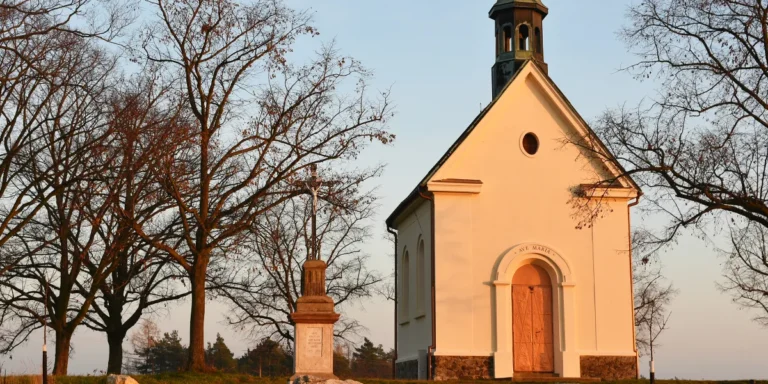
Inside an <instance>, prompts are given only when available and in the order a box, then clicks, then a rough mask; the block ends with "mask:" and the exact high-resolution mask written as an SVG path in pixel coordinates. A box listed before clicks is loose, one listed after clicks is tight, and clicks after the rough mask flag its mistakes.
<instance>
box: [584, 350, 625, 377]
mask: <svg viewBox="0 0 768 384" xmlns="http://www.w3.org/2000/svg"><path fill="white" fill-rule="evenodd" d="M581 377H589V378H596V379H603V380H626V379H634V378H636V377H637V358H635V356H582V357H581Z"/></svg>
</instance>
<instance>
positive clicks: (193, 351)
mask: <svg viewBox="0 0 768 384" xmlns="http://www.w3.org/2000/svg"><path fill="white" fill-rule="evenodd" d="M198 257H199V256H198ZM193 268H194V271H193V274H192V313H191V314H190V316H189V360H188V361H187V369H188V370H189V371H192V372H203V371H205V273H206V269H207V263H206V262H203V261H201V260H198V262H197V263H195V265H194V267H193Z"/></svg>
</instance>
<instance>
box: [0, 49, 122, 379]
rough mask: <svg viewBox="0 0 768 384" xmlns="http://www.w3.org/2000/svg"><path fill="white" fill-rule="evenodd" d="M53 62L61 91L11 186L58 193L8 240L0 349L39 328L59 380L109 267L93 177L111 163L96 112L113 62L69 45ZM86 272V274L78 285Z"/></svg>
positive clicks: (106, 197) (103, 199) (101, 193)
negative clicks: (11, 259)
mask: <svg viewBox="0 0 768 384" xmlns="http://www.w3.org/2000/svg"><path fill="white" fill-rule="evenodd" d="M57 59H58V60H62V61H64V62H65V63H66V65H65V67H64V68H62V70H61V72H60V73H61V76H62V79H56V80H57V81H60V82H61V83H60V84H61V86H60V87H57V88H56V92H55V93H54V94H52V95H51V97H50V98H49V100H48V102H47V103H46V106H45V107H44V108H42V111H41V116H40V119H41V122H42V123H41V124H42V127H41V135H40V137H39V139H37V140H35V141H34V142H33V143H31V144H32V145H30V146H29V147H27V148H25V149H24V151H23V153H24V155H25V156H29V157H31V158H33V159H32V160H30V161H25V162H24V167H23V168H21V170H20V172H19V173H18V175H17V178H19V179H21V182H23V183H24V184H26V185H29V186H30V190H31V191H33V194H34V195H37V196H41V195H45V193H46V191H47V190H49V189H51V190H55V191H58V192H57V193H55V194H54V195H53V196H51V198H50V199H47V200H45V201H44V202H42V203H41V209H40V210H39V212H38V213H37V214H36V215H34V216H33V217H31V218H30V220H29V221H28V223H27V224H26V226H25V227H24V228H23V229H22V230H21V231H20V232H18V233H17V234H16V236H15V237H14V239H15V240H16V241H17V242H18V247H17V249H15V250H14V251H18V254H19V255H21V256H22V257H21V258H19V260H20V261H19V262H18V263H17V266H16V268H14V269H12V270H9V271H7V272H6V274H5V275H4V276H2V279H0V306H2V307H3V309H4V310H7V311H8V313H9V314H12V315H13V317H12V318H8V317H6V318H5V320H10V321H5V322H3V328H4V329H6V330H8V332H9V335H11V337H9V339H8V340H7V342H5V343H3V345H0V348H2V351H3V352H6V351H9V350H10V349H12V348H14V347H15V346H17V345H18V343H19V342H23V341H25V340H26V338H27V337H28V336H29V332H31V331H33V330H34V329H37V328H40V327H41V326H42V325H43V324H44V323H46V322H47V324H48V325H49V326H50V327H51V328H52V329H53V331H54V333H55V335H56V356H55V360H54V368H53V373H54V374H66V372H67V366H68V361H69V360H68V358H69V353H70V343H71V338H72V334H73V333H74V331H75V329H76V327H77V326H78V325H79V324H80V323H81V322H82V320H83V319H84V318H85V316H86V314H87V312H88V310H89V305H90V303H91V302H92V300H93V298H94V295H95V293H96V292H97V290H98V287H99V285H100V284H101V283H102V282H103V281H104V279H105V278H106V276H108V275H109V273H111V270H112V269H113V268H114V264H115V263H114V260H115V259H116V254H115V252H113V250H112V249H111V248H109V247H104V246H103V244H100V243H99V242H98V237H97V231H96V229H97V228H98V226H99V223H100V222H101V221H102V220H103V219H104V217H105V215H106V214H107V213H108V211H109V206H110V205H111V204H112V201H113V199H114V195H113V194H110V193H109V191H108V190H106V188H105V184H104V183H103V180H100V175H101V174H102V173H103V170H104V169H105V166H106V165H107V164H109V163H110V161H111V159H110V158H109V155H108V153H107V152H105V151H104V149H105V142H104V141H105V140H106V139H108V137H109V129H108V126H107V124H106V122H105V119H104V118H103V113H104V110H103V109H102V108H103V106H104V102H103V101H104V97H105V95H106V91H107V89H108V88H109V87H110V82H109V80H108V78H109V76H110V73H112V72H113V70H114V68H115V63H116V61H115V59H114V58H113V57H111V56H110V55H107V54H106V53H105V52H104V51H103V50H100V49H97V48H96V47H94V46H93V45H92V44H90V43H88V42H87V41H85V40H83V39H81V38H77V37H76V38H74V41H72V44H70V45H69V46H68V49H67V51H66V53H64V54H63V55H61V56H58V57H57ZM87 269H91V270H92V271H93V273H91V274H90V276H89V277H90V278H89V279H83V277H82V276H83V274H85V273H86V272H85V271H86V270H87ZM78 295H79V296H82V297H83V298H84V299H83V300H81V301H78V300H77V296H78ZM75 303H77V305H75ZM43 307H46V309H47V310H42V309H43Z"/></svg>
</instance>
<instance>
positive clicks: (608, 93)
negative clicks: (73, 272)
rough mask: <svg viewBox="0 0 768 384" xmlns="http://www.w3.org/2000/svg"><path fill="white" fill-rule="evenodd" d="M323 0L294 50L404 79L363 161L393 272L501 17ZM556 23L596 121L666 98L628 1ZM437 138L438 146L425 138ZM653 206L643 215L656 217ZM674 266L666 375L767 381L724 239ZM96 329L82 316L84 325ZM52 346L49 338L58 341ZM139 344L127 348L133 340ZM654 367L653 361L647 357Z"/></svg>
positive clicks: (102, 344) (358, 309) (388, 333)
mask: <svg viewBox="0 0 768 384" xmlns="http://www.w3.org/2000/svg"><path fill="white" fill-rule="evenodd" d="M285 1H286V3H287V4H288V5H289V6H292V7H294V8H297V9H310V10H311V12H312V13H313V14H314V24H315V26H316V27H318V29H319V31H320V36H319V37H317V38H314V39H313V40H312V41H301V42H299V44H297V46H296V50H295V53H294V55H295V58H296V60H302V59H305V58H307V57H309V56H310V55H311V54H312V52H313V51H314V50H315V49H317V48H318V46H319V44H321V43H327V42H330V41H331V40H335V44H336V47H337V48H338V49H339V50H340V51H341V52H342V53H343V54H346V55H350V56H352V57H354V58H356V59H358V60H360V61H362V63H363V64H364V65H365V66H366V67H368V68H369V69H371V70H372V71H373V72H374V73H375V78H374V79H373V80H372V85H373V86H374V88H377V89H382V90H385V89H391V91H392V101H393V102H394V104H395V112H396V115H395V117H394V118H393V119H391V120H390V127H389V128H390V130H391V131H392V132H393V133H395V134H396V135H397V140H396V141H395V143H394V144H393V145H392V146H388V147H371V148H370V149H369V150H366V151H365V152H364V153H363V155H362V156H361V159H360V161H361V162H363V163H368V164H378V163H383V164H386V165H387V167H386V172H385V174H384V175H383V176H382V177H381V178H380V179H379V180H378V181H377V185H376V191H377V193H378V195H379V196H380V209H379V212H378V217H377V218H376V219H375V221H374V222H373V223H372V225H373V228H374V230H375V231H374V237H373V239H371V241H370V242H369V243H368V244H367V245H366V247H365V251H366V252H368V253H369V254H370V255H371V268H376V269H378V270H380V271H381V272H382V273H386V274H388V273H390V272H391V269H392V263H393V260H392V257H391V254H392V250H391V249H390V248H391V245H390V243H388V242H387V241H385V240H384V233H385V227H384V224H383V222H384V219H385V218H386V217H387V216H388V215H389V213H390V212H391V211H392V210H393V209H394V208H395V206H396V205H397V204H398V203H399V202H400V201H401V200H402V199H403V198H404V197H405V196H406V195H407V194H408V192H410V190H411V189H412V188H413V187H414V186H415V185H416V183H418V182H419V181H420V180H421V178H422V177H423V176H424V175H425V174H426V173H427V171H428V170H429V169H430V168H431V167H432V165H433V164H434V163H435V162H436V161H437V160H438V159H439V157H440V156H441V155H442V154H443V153H444V152H445V150H446V148H448V147H449V146H450V144H451V143H452V142H453V141H454V140H455V139H456V138H457V137H458V136H459V135H460V133H461V132H462V131H463V130H464V129H465V128H466V126H467V125H468V124H469V123H470V122H471V121H472V120H473V119H474V118H475V116H476V115H477V114H478V113H479V112H480V110H481V109H482V108H483V107H484V106H485V105H487V104H488V103H489V102H490V99H491V66H492V65H493V62H494V48H493V39H494V37H493V36H494V28H493V22H492V21H491V20H490V19H488V16H487V15H488V10H489V9H490V7H491V6H492V5H493V3H494V1H493V0H441V1H435V0H365V1H353V0H285ZM545 3H546V5H547V6H548V7H549V9H550V14H549V16H548V17H547V18H546V20H545V22H544V34H545V36H546V39H545V47H544V50H545V55H546V56H545V58H546V61H547V63H548V64H549V75H550V76H551V77H552V79H553V80H554V81H555V82H556V83H557V84H558V86H559V87H560V88H561V90H562V91H563V92H564V93H565V95H566V96H567V97H568V98H569V99H570V101H571V102H572V104H573V105H574V106H575V107H576V109H577V110H578V111H579V112H580V113H581V115H582V116H584V117H585V119H587V120H591V119H593V118H596V117H597V116H599V115H600V113H601V112H602V111H604V110H605V109H606V108H611V107H616V106H620V105H622V104H627V105H633V104H636V103H638V102H639V101H640V100H642V99H643V98H647V97H652V96H653V95H654V92H655V91H654V90H655V88H654V84H653V83H652V82H648V83H642V82H638V81H637V80H635V79H634V78H633V77H632V76H631V75H630V74H628V73H626V72H623V71H621V70H620V69H621V68H622V67H624V66H626V65H629V64H631V63H632V62H633V60H634V57H633V56H632V55H631V54H630V53H628V52H627V47H626V46H625V45H624V43H623V42H621V41H620V40H619V39H618V38H617V36H616V32H617V31H618V30H619V29H620V28H621V27H622V25H623V24H625V23H626V22H627V19H626V17H625V13H626V9H627V7H628V5H629V4H630V1H626V0H589V1H573V0H547V1H545ZM425 143H429V144H428V145H425ZM654 220H656V221H658V220H657V219H655V218H653V217H650V218H648V217H636V218H635V219H634V220H633V224H639V225H643V224H645V225H653V223H654V222H655V221H654ZM662 263H663V265H664V274H665V275H666V277H667V278H668V279H669V280H670V281H672V282H673V283H674V285H675V287H676V288H678V289H679V291H680V293H679V295H678V296H677V297H676V298H675V299H674V302H673V303H672V305H671V306H670V309H671V312H672V316H671V318H670V322H669V330H667V331H666V332H665V333H664V334H663V335H662V336H661V338H660V343H661V346H660V347H659V348H658V350H657V355H656V372H657V377H660V378H680V379H750V378H753V379H768V363H766V362H768V348H766V346H768V329H766V328H761V327H760V326H759V325H758V324H756V323H754V322H752V321H751V317H752V316H753V315H754V314H750V313H749V312H748V311H744V310H740V309H739V308H738V307H737V306H736V305H735V304H733V303H731V301H730V298H729V297H728V296H726V295H725V294H723V293H721V292H720V291H718V289H717V286H716V283H717V282H718V281H719V280H720V279H721V277H720V271H721V260H720V259H719V258H718V256H717V252H716V251H715V250H714V249H713V248H712V245H711V244H708V243H705V242H703V241H701V240H699V239H696V238H693V237H686V238H683V239H682V240H681V241H680V242H679V243H678V245H677V246H676V247H675V248H674V249H672V250H670V251H668V252H666V253H664V254H663V255H662ZM226 311H227V307H226V306H224V305H222V304H219V303H216V302H209V306H208V309H207V310H206V313H207V319H206V339H207V340H209V341H213V340H214V339H215V337H216V333H217V332H220V333H221V334H222V336H223V337H224V338H225V340H226V342H227V344H228V345H229V346H230V348H231V349H232V350H233V352H235V355H236V356H239V355H240V354H242V353H243V352H244V351H245V349H246V348H248V347H249V346H253V345H254V341H253V340H250V339H249V338H248V337H247V335H244V334H242V333H237V332H236V331H235V330H232V329H230V328H228V327H227V326H226V325H225V324H224V323H223V314H224V313H226ZM342 315H343V316H353V317H355V318H357V319H358V320H359V321H360V322H362V323H363V324H364V325H365V326H366V327H367V333H366V336H367V337H368V338H370V339H371V340H372V341H373V342H374V343H376V344H382V345H383V346H384V347H385V348H390V347H392V346H393V306H392V304H391V303H388V302H386V301H384V300H383V299H380V298H376V299H372V300H369V301H366V302H365V303H360V304H358V305H356V306H354V307H351V308H346V313H343V314H342ZM188 316H189V304H188V303H186V302H185V303H180V304H177V305H173V306H171V307H169V308H167V309H166V310H165V311H164V313H160V314H158V315H157V316H156V319H155V320H156V321H157V322H158V323H159V325H160V327H161V329H162V330H164V331H171V330H173V329H176V330H178V331H179V333H180V335H181V336H182V338H183V339H184V340H185V341H186V340H187V338H188ZM81 328H83V327H81ZM39 339H40V337H38V338H37V339H33V341H32V342H30V343H28V344H27V345H26V346H24V347H23V348H20V349H19V350H18V351H17V352H16V353H15V354H14V355H13V360H8V359H7V358H5V357H0V365H4V366H5V367H6V368H8V369H9V372H15V373H32V372H36V371H37V366H38V361H39V360H38V356H39V350H40V345H41V344H40V341H38V340H39ZM73 345H74V348H75V353H74V355H73V356H72V357H71V359H70V373H72V374H87V373H93V372H94V371H98V370H103V369H105V367H106V359H107V347H106V340H105V339H104V338H103V336H102V335H100V334H94V333H93V332H90V331H87V330H85V329H81V330H78V331H77V332H76V334H75V338H74V342H73ZM52 347H53V344H52V343H49V349H52ZM126 347H128V346H127V345H126ZM641 368H642V371H643V372H645V374H646V375H647V371H648V369H647V362H646V361H643V362H642V367H641Z"/></svg>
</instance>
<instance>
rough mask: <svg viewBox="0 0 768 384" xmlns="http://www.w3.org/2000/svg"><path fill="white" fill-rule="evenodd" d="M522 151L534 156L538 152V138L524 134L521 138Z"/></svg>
mask: <svg viewBox="0 0 768 384" xmlns="http://www.w3.org/2000/svg"><path fill="white" fill-rule="evenodd" d="M523 150H524V151H525V153H527V154H529V155H531V156H533V155H535V154H536V152H538V151H539V138H538V137H536V135H534V134H533V133H526V134H525V136H523Z"/></svg>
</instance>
